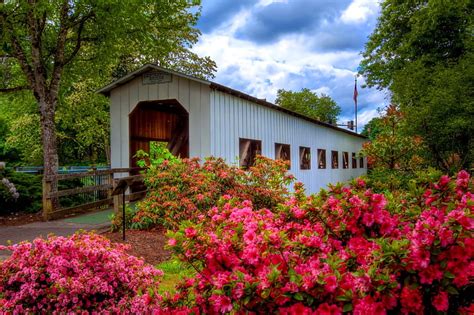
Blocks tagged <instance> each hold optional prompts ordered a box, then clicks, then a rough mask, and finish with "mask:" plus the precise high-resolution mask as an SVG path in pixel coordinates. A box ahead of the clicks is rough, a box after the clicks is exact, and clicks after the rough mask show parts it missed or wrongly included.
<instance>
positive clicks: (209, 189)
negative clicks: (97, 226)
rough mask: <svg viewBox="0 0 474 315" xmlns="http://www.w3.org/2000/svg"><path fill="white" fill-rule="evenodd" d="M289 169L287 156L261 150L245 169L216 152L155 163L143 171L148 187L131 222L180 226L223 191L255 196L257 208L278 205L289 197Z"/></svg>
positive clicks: (140, 226) (136, 225)
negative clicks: (269, 155) (280, 158)
mask: <svg viewBox="0 0 474 315" xmlns="http://www.w3.org/2000/svg"><path fill="white" fill-rule="evenodd" d="M287 170H288V164H287V162H284V161H275V160H272V159H269V158H266V157H263V156H258V157H257V158H256V159H255V165H254V166H253V167H250V168H249V169H248V170H247V171H244V170H242V169H241V168H239V167H237V166H235V165H234V166H232V165H228V164H226V163H225V161H224V160H223V159H221V158H213V157H210V158H207V159H206V160H205V161H204V162H203V163H201V161H200V160H199V159H197V158H195V159H183V160H176V161H173V162H169V161H166V160H165V161H164V162H163V163H161V164H157V165H151V166H150V167H149V168H148V169H147V172H146V175H145V183H146V185H147V187H148V189H149V192H148V194H147V196H146V198H145V199H144V200H143V201H141V202H140V203H139V205H138V206H137V208H138V211H137V212H136V213H135V214H134V215H133V218H132V219H131V220H130V221H131V222H132V223H131V227H132V228H136V229H148V228H152V227H154V226H156V225H163V226H165V227H167V228H177V227H178V226H179V223H180V222H181V220H191V219H192V220H194V219H195V218H196V219H197V217H198V216H202V215H205V214H206V213H207V211H208V210H209V209H210V208H211V207H212V206H214V205H215V204H216V202H217V201H218V200H219V198H220V197H221V196H223V195H225V194H230V195H232V196H234V197H236V198H239V199H240V200H242V201H243V200H251V201H252V202H253V204H254V205H255V206H256V207H258V208H274V207H276V205H278V204H279V203H281V202H283V201H284V200H285V198H287V197H288V189H287V187H288V185H289V184H290V183H291V182H292V180H293V176H292V175H289V174H288V173H287ZM120 222H121V221H118V222H116V225H117V226H120Z"/></svg>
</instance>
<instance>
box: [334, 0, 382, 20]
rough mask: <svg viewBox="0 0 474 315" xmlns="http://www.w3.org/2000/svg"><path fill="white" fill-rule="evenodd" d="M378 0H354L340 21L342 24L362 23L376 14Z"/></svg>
mask: <svg viewBox="0 0 474 315" xmlns="http://www.w3.org/2000/svg"><path fill="white" fill-rule="evenodd" d="M378 10H379V0H354V1H353V2H352V3H351V4H350V5H349V6H348V7H347V9H346V10H344V12H342V15H341V20H342V21H343V22H344V23H347V24H351V23H356V24H357V23H364V22H366V21H367V20H368V19H369V17H371V16H373V15H375V14H377V13H378Z"/></svg>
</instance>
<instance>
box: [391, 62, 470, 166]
mask: <svg viewBox="0 0 474 315" xmlns="http://www.w3.org/2000/svg"><path fill="white" fill-rule="evenodd" d="M395 78H396V80H395V81H394V83H393V84H392V91H393V92H394V99H395V100H396V101H397V102H398V103H400V104H401V105H402V106H401V107H402V109H403V110H404V112H405V113H406V119H407V123H406V130H407V132H408V133H409V134H417V135H420V136H422V137H423V139H424V140H425V143H426V144H427V146H428V148H429V150H430V152H431V159H432V160H433V162H434V163H435V165H436V166H437V167H439V168H442V169H444V170H446V171H448V172H450V173H454V172H456V171H458V170H459V169H461V168H468V167H470V166H473V164H472V163H474V124H473V121H474V88H473V86H472V82H474V54H472V53H471V54H469V55H467V56H466V57H465V58H463V59H461V60H460V61H459V63H458V64H456V65H442V64H439V65H436V66H434V67H430V68H427V67H424V66H423V65H422V63H421V62H420V61H417V62H413V63H412V64H410V65H409V66H407V67H406V68H405V69H404V70H403V71H399V72H398V73H397V75H396V76H395Z"/></svg>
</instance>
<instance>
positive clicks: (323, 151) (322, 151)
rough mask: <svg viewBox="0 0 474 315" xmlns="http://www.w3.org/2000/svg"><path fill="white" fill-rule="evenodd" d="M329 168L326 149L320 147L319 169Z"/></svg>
mask: <svg viewBox="0 0 474 315" xmlns="http://www.w3.org/2000/svg"><path fill="white" fill-rule="evenodd" d="M326 168H327V159H326V149H318V169H320V170H325V169H326Z"/></svg>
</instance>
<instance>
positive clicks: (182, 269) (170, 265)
mask: <svg viewBox="0 0 474 315" xmlns="http://www.w3.org/2000/svg"><path fill="white" fill-rule="evenodd" d="M156 268H158V269H160V270H162V271H163V273H164V275H163V280H162V282H161V284H160V287H159V289H158V293H160V294H163V293H165V292H168V293H170V294H173V293H175V292H176V289H175V286H176V284H178V283H179V282H180V281H181V280H182V279H183V278H185V277H193V276H194V275H195V274H196V271H195V270H194V269H192V267H189V266H186V265H185V264H184V263H182V262H180V261H179V260H178V259H176V258H171V259H170V260H167V261H164V262H162V263H160V264H158V265H156Z"/></svg>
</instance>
